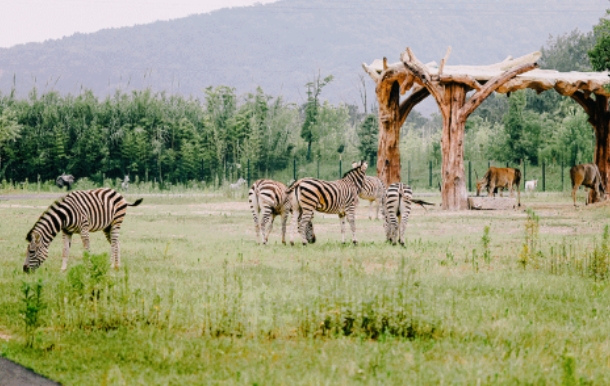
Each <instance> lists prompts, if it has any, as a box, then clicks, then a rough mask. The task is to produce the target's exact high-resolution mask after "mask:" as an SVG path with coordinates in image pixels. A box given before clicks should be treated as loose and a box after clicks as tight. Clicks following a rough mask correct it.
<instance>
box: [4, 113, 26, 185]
mask: <svg viewBox="0 0 610 386" xmlns="http://www.w3.org/2000/svg"><path fill="white" fill-rule="evenodd" d="M21 128H22V126H21V125H20V124H19V122H18V121H17V114H16V113H15V112H14V111H13V110H11V109H10V108H5V109H3V110H2V114H0V171H1V172H2V174H3V175H4V169H3V166H2V150H3V147H4V145H5V144H6V143H8V142H15V141H16V140H17V138H19V137H20V132H21Z"/></svg>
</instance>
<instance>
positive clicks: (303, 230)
mask: <svg viewBox="0 0 610 386" xmlns="http://www.w3.org/2000/svg"><path fill="white" fill-rule="evenodd" d="M312 218H313V211H311V210H308V211H305V210H303V211H302V212H301V213H300V214H299V234H300V235H301V241H302V242H303V245H307V242H308V240H307V227H308V226H309V225H308V223H310V222H311V219H312Z"/></svg>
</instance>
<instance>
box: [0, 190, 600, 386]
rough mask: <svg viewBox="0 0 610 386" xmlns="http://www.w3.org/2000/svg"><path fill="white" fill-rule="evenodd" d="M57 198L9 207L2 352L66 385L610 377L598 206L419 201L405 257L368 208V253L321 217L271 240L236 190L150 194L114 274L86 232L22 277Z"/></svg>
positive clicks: (553, 199) (133, 211) (2, 247)
mask: <svg viewBox="0 0 610 386" xmlns="http://www.w3.org/2000/svg"><path fill="white" fill-rule="evenodd" d="M11 194H15V195H17V194H19V192H12V193H11ZM581 194H582V193H581ZM137 197H138V195H135V194H133V195H132V194H130V195H128V199H130V200H132V201H133V200H134V199H135V198H137ZM426 199H430V200H432V201H437V202H438V201H439V199H440V198H439V197H432V198H430V197H426ZM51 201H52V199H50V198H42V197H39V196H36V195H34V196H27V197H23V198H20V199H10V200H2V201H0V219H2V221H0V262H1V264H0V355H2V356H5V357H7V358H9V359H12V360H15V361H17V362H19V363H22V364H24V365H25V366H27V367H30V368H32V369H34V370H35V371H37V372H39V373H41V374H43V375H45V376H48V377H50V378H52V379H54V380H57V381H59V382H61V383H63V384H66V385H91V384H100V385H122V384H125V385H133V384H144V385H151V384H160V385H166V384H175V385H187V384H193V385H201V384H259V385H260V384H315V385H319V384H332V385H335V384H397V385H404V384H463V385H474V384H494V385H497V384H507V385H513V384H553V385H555V384H566V385H576V384H610V339H608V332H609V331H610V287H609V284H608V278H607V274H608V266H609V264H610V252H609V248H608V236H607V233H606V236H604V228H605V227H606V225H607V224H609V223H610V221H609V220H608V218H609V214H610V206H608V205H606V204H597V205H594V206H589V207H584V206H582V204H581V206H580V207H578V208H577V209H574V208H573V206H572V205H571V199H570V198H569V197H568V196H567V195H562V194H540V193H539V194H537V195H536V196H535V197H525V198H522V201H523V202H524V204H525V208H529V209H531V210H533V212H529V214H528V213H526V212H525V211H523V210H519V211H504V212H491V211H490V212H486V211H469V212H459V213H445V212H443V211H441V210H440V209H439V208H438V207H435V208H433V209H431V210H429V211H428V212H424V210H422V209H421V208H415V210H414V213H413V214H412V217H411V219H410V222H409V225H408V228H407V239H408V243H407V245H406V247H404V248H403V247H399V246H391V245H387V244H386V243H384V239H383V238H384V236H383V229H382V226H381V222H380V221H371V220H369V219H368V218H366V215H367V210H368V207H367V206H368V204H366V205H364V203H363V205H362V206H361V207H360V208H359V209H358V220H357V227H358V238H359V240H360V244H359V245H358V246H352V245H342V244H341V243H340V242H339V241H340V238H341V235H340V228H339V222H338V220H337V218H336V216H329V215H321V214H319V213H318V214H316V217H315V218H314V224H315V230H316V235H317V240H318V241H317V243H316V244H314V245H309V246H307V247H302V246H300V245H298V246H294V247H290V246H283V245H281V243H280V242H279V240H280V236H279V219H277V220H278V221H277V222H276V227H275V229H274V232H273V233H272V235H271V238H270V243H271V245H268V246H266V247H263V246H259V245H257V244H256V243H255V237H254V229H253V224H252V217H251V214H250V212H249V208H248V205H247V203H246V200H245V199H244V198H241V197H236V198H228V197H226V195H225V196H223V195H214V194H158V195H148V194H147V195H144V203H143V204H142V205H141V206H139V207H136V208H129V213H128V215H127V217H126V220H125V222H124V224H123V228H122V233H121V248H122V264H123V266H122V268H121V269H120V270H119V271H116V272H115V271H107V269H108V264H107V259H108V257H107V256H100V255H101V254H103V253H106V254H107V253H108V252H109V245H108V244H107V242H106V240H105V238H104V236H103V234H101V233H94V234H92V241H91V242H92V252H93V253H94V254H93V255H92V256H89V257H87V258H83V249H82V245H81V244H80V239H79V238H78V237H76V238H75V239H74V240H75V242H74V245H73V249H72V252H71V256H72V259H71V260H70V262H69V269H68V272H67V273H62V272H60V265H61V239H60V238H57V239H56V240H55V242H54V243H53V244H52V246H51V249H50V257H49V260H48V261H47V262H46V263H45V264H43V266H42V267H41V268H40V269H39V270H38V271H36V272H35V273H34V274H32V275H25V274H23V273H22V271H21V267H22V264H23V260H24V255H25V247H26V242H25V240H24V238H25V235H26V233H27V231H28V230H29V229H30V228H31V226H32V225H33V224H34V222H35V221H36V219H37V218H38V216H39V215H40V214H41V213H42V211H43V210H44V209H45V208H46V207H47V206H48V205H49V204H50V203H51ZM486 227H488V228H487V229H488V230H487V231H486ZM348 239H349V237H348ZM98 254H99V255H98ZM100 259H101V260H100ZM37 288H38V292H36V289H37ZM26 292H27V296H26ZM37 293H38V294H39V295H40V296H38V295H37ZM26 327H27V328H26Z"/></svg>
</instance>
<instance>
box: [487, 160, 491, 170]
mask: <svg viewBox="0 0 610 386" xmlns="http://www.w3.org/2000/svg"><path fill="white" fill-rule="evenodd" d="M490 167H491V161H490V160H487V169H489V168H490Z"/></svg>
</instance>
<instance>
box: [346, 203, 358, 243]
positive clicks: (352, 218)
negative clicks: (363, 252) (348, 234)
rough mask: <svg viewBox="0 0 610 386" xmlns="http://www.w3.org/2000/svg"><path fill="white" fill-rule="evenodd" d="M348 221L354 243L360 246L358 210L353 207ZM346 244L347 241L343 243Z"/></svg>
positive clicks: (348, 213)
mask: <svg viewBox="0 0 610 386" xmlns="http://www.w3.org/2000/svg"><path fill="white" fill-rule="evenodd" d="M347 221H349V227H350V228H351V230H352V242H353V243H354V245H356V244H358V240H357V239H356V208H355V207H351V208H350V209H349V210H348V212H347ZM343 242H345V240H344V241H343Z"/></svg>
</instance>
